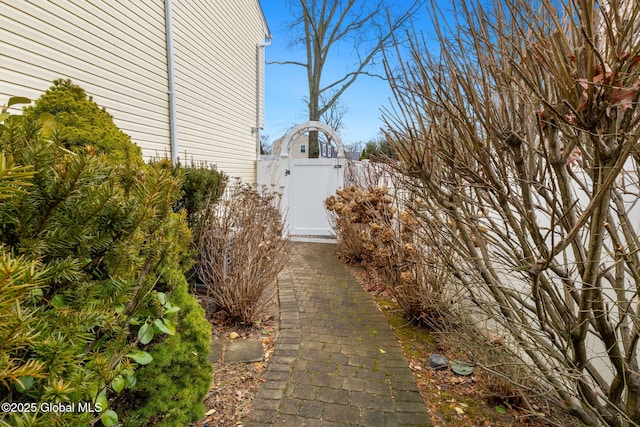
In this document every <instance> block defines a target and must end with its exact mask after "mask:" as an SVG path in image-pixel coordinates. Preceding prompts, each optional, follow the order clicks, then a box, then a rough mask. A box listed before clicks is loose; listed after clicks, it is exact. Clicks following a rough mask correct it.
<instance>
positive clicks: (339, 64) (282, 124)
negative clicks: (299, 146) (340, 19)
mask: <svg viewBox="0 0 640 427" xmlns="http://www.w3.org/2000/svg"><path fill="white" fill-rule="evenodd" d="M261 4H262V8H263V11H264V14H265V17H266V19H267V22H268V24H269V28H270V30H271V33H272V35H273V41H272V43H271V45H270V46H268V47H267V48H266V51H265V55H266V60H267V62H269V61H291V60H299V61H301V62H304V51H303V48H302V46H300V47H295V48H291V47H290V46H289V44H290V41H291V37H292V35H291V33H290V31H289V29H288V27H287V24H288V23H289V22H291V15H290V13H291V12H290V10H289V8H288V6H287V1H286V0H263V1H261ZM348 50H349V49H342V50H341V51H340V52H337V55H336V57H335V58H334V61H332V62H331V63H327V68H325V71H324V73H325V74H327V75H329V74H334V75H335V76H342V75H344V73H345V69H346V66H347V65H348V64H350V63H351V62H350V54H351V52H349V51H348ZM265 70H266V71H265V123H264V131H263V132H262V133H263V135H269V137H270V138H269V139H270V140H271V141H273V140H274V139H276V138H279V137H280V136H282V135H284V133H285V132H286V131H287V129H289V128H290V127H292V126H294V125H295V124H297V123H300V122H304V121H306V120H307V116H306V108H305V105H304V101H303V98H304V97H305V96H306V95H307V94H308V89H307V83H306V71H305V68H303V67H301V66H296V65H277V64H268V65H266V69H265ZM377 71H378V72H379V73H380V74H383V70H382V66H380V67H379V69H378V70H377ZM390 97H391V89H390V88H389V85H388V83H387V82H386V81H383V80H381V79H378V78H374V77H368V76H361V77H359V78H358V80H356V82H355V83H354V84H353V85H351V86H350V87H349V89H347V91H346V92H345V93H344V95H343V97H342V102H343V103H344V105H345V106H346V107H347V109H348V111H347V113H346V114H345V117H344V119H343V121H344V123H345V129H344V130H343V131H342V132H341V136H342V139H343V142H344V143H345V144H350V143H355V142H358V141H368V140H370V139H371V138H373V137H374V136H376V134H378V132H379V129H380V127H382V121H381V119H380V116H381V111H380V109H381V107H383V106H385V105H389V98H390Z"/></svg>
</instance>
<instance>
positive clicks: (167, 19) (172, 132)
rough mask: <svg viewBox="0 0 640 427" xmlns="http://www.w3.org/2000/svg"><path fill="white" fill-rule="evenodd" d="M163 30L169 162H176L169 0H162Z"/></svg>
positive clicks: (174, 82) (174, 85) (176, 134)
mask: <svg viewBox="0 0 640 427" xmlns="http://www.w3.org/2000/svg"><path fill="white" fill-rule="evenodd" d="M164 16H165V32H166V35H167V74H168V79H169V82H168V83H169V88H168V90H167V94H169V144H170V145H171V162H173V164H177V162H178V126H177V124H176V81H175V75H174V74H175V73H174V71H175V70H174V65H173V19H172V17H171V0H165V2H164Z"/></svg>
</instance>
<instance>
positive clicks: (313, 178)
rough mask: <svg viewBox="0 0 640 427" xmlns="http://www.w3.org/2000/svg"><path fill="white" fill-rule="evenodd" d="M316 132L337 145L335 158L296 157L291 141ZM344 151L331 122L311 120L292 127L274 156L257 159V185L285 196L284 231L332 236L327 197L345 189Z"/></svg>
mask: <svg viewBox="0 0 640 427" xmlns="http://www.w3.org/2000/svg"><path fill="white" fill-rule="evenodd" d="M311 131H317V132H322V133H323V134H324V135H326V136H327V137H328V138H329V139H330V140H331V141H332V143H335V145H336V152H337V157H335V158H317V159H306V158H302V159H300V158H294V157H293V156H292V155H291V149H292V141H293V140H294V139H295V138H296V137H297V136H298V135H300V134H302V133H306V132H311ZM344 166H345V150H344V145H343V144H342V139H341V138H340V135H338V133H337V132H336V131H335V130H334V129H333V128H332V127H330V126H329V125H327V124H325V123H322V122H318V121H308V122H304V123H300V124H298V125H296V126H293V127H292V128H290V129H289V130H288V131H287V132H286V133H285V135H284V137H283V138H282V140H281V145H280V150H279V152H278V153H275V156H271V157H269V158H265V159H261V160H259V161H258V184H259V185H265V186H267V188H270V189H272V190H273V191H276V192H278V193H280V194H281V195H282V198H281V207H280V209H281V211H282V214H283V218H284V219H285V224H286V227H285V233H286V234H288V235H290V236H292V237H294V238H295V237H300V236H310V237H331V236H333V230H332V228H331V224H330V223H329V220H328V217H327V212H326V210H325V207H324V200H325V199H326V198H327V197H328V196H330V195H331V194H334V193H335V192H336V190H337V189H339V188H342V186H343V183H344Z"/></svg>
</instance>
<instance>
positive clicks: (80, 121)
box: [25, 79, 143, 166]
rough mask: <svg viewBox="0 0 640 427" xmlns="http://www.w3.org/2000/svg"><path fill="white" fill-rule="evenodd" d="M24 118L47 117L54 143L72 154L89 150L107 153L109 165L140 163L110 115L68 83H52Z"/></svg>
mask: <svg viewBox="0 0 640 427" xmlns="http://www.w3.org/2000/svg"><path fill="white" fill-rule="evenodd" d="M25 115H27V116H30V117H31V118H38V117H40V118H42V117H47V118H51V119H52V120H53V122H54V124H55V130H56V132H57V133H59V136H58V140H59V141H60V142H61V143H62V144H63V145H64V146H65V147H66V148H68V149H70V150H72V151H78V150H81V149H84V148H86V147H93V148H95V149H97V150H98V151H99V152H101V153H106V154H108V155H109V157H108V159H109V162H111V163H120V164H122V163H124V164H130V165H131V164H133V165H137V166H139V165H142V163H143V161H142V152H141V150H140V147H138V146H137V145H136V144H134V143H133V142H132V141H131V138H130V137H129V135H127V134H126V133H124V132H123V131H121V130H120V129H119V128H118V127H117V126H116V124H115V123H114V122H113V117H112V116H111V114H109V113H108V112H107V111H106V110H105V109H104V108H100V106H99V105H98V104H97V103H96V102H95V101H94V100H93V98H92V97H90V96H87V93H86V92H85V90H84V89H83V88H81V87H80V86H78V85H76V84H74V83H73V82H72V81H71V80H63V79H58V80H54V82H53V86H51V87H50V88H49V90H47V91H46V92H45V93H44V94H43V95H42V96H41V97H40V98H38V99H37V100H36V101H35V105H33V106H29V107H27V108H25ZM48 127H49V126H45V129H47V128H48Z"/></svg>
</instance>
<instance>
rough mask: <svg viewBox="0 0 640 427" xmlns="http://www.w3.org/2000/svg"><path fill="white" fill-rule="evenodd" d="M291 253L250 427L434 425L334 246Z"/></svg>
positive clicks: (296, 248)
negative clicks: (275, 329)
mask: <svg viewBox="0 0 640 427" xmlns="http://www.w3.org/2000/svg"><path fill="white" fill-rule="evenodd" d="M291 252H292V256H291V259H290V262H289V266H288V267H287V268H285V270H284V271H283V272H282V273H281V274H280V276H279V278H278V287H279V297H280V312H281V315H280V323H281V325H280V334H279V336H278V341H277V343H276V349H275V353H274V356H273V359H272V362H271V363H270V364H269V368H268V370H267V372H266V382H265V383H264V384H263V385H262V386H261V389H260V391H259V392H258V393H257V395H256V397H255V399H254V401H253V408H254V409H253V411H252V412H251V414H250V415H249V421H248V422H247V423H246V425H247V426H261V425H274V424H277V425H285V426H309V427H311V426H337V425H353V426H400V425H411V426H429V425H431V424H430V422H429V416H428V413H427V411H426V408H425V405H424V402H423V400H422V398H421V396H420V393H419V391H418V388H417V386H416V383H415V380H414V377H413V374H412V372H411V370H410V369H409V366H408V365H407V362H406V361H405V359H404V357H403V354H402V350H401V348H400V346H399V344H398V342H397V341H396V339H395V337H394V335H393V332H392V331H391V330H390V328H389V327H388V324H387V321H386V318H385V316H384V315H383V314H382V313H380V312H379V311H378V310H377V309H376V307H375V305H374V304H373V302H372V301H371V299H370V297H369V296H368V295H367V294H366V292H365V291H363V290H362V288H361V286H360V285H359V284H358V283H357V282H356V280H355V279H354V277H353V276H352V275H351V274H350V273H349V272H348V271H347V270H346V269H345V268H344V266H343V265H342V264H340V262H339V261H338V260H337V259H336V256H335V245H331V244H324V243H294V244H293V246H292V248H291Z"/></svg>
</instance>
